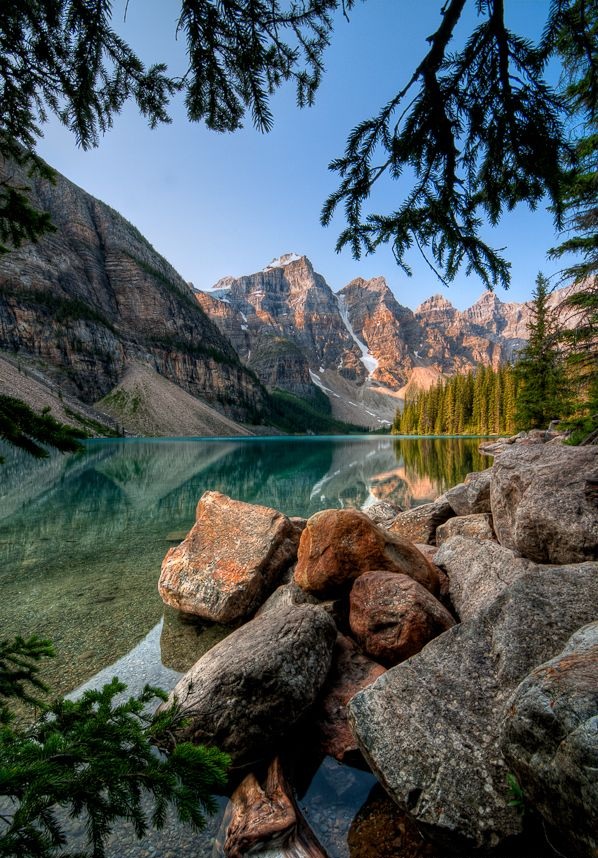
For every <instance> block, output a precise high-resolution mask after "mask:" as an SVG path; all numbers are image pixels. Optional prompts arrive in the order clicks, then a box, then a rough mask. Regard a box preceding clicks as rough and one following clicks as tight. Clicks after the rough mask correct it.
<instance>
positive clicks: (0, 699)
mask: <svg viewBox="0 0 598 858" xmlns="http://www.w3.org/2000/svg"><path fill="white" fill-rule="evenodd" d="M53 655H54V648H53V647H52V644H51V643H50V641H46V640H42V639H41V638H38V637H36V636H35V635H33V636H32V637H30V638H28V639H27V640H24V638H21V637H17V638H15V639H14V640H13V641H6V640H3V641H0V724H8V723H9V721H10V720H11V717H12V716H11V712H10V709H9V707H8V705H7V702H6V701H7V700H9V699H11V698H14V699H16V700H20V701H22V702H23V703H30V704H31V705H33V706H40V705H41V704H40V702H39V700H38V699H37V697H34V696H33V694H32V691H31V690H30V688H29V686H31V688H33V689H36V690H37V691H47V690H48V689H47V687H46V685H45V684H44V683H43V682H42V681H41V679H40V678H39V676H38V673H39V667H38V662H39V661H40V660H41V659H42V658H47V657H51V656H53Z"/></svg>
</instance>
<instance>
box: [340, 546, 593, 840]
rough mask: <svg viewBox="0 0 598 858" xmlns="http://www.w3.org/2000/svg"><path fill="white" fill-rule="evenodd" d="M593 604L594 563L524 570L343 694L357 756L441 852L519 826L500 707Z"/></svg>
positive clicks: (504, 834) (492, 837) (551, 654)
mask: <svg viewBox="0 0 598 858" xmlns="http://www.w3.org/2000/svg"><path fill="white" fill-rule="evenodd" d="M597 603H598V564H596V563H586V564H581V565H578V566H572V567H561V568H558V569H553V570H543V571H541V572H533V573H530V574H527V575H525V576H523V577H522V578H520V579H519V580H518V581H515V583H514V584H512V585H511V586H510V587H508V588H507V589H506V590H505V591H504V592H503V593H502V594H501V595H500V596H499V597H498V598H497V599H496V600H495V601H494V602H493V603H492V605H490V606H489V607H488V608H486V609H484V610H482V611H481V612H480V613H479V614H478V615H477V616H476V617H474V618H473V619H471V620H469V621H468V622H466V623H462V624H460V625H457V626H454V627H453V628H452V629H450V630H449V631H448V632H446V633H445V634H443V635H441V636H440V637H438V638H436V639H435V640H433V641H431V642H430V643H429V644H428V645H427V646H426V647H424V649H423V650H422V651H421V652H419V653H418V654H417V655H415V656H413V657H412V658H410V659H409V660H408V661H406V662H404V663H403V664H400V665H398V666H397V667H394V668H392V669H391V670H389V671H387V672H386V673H385V674H384V675H383V676H381V677H380V678H379V679H377V680H376V682H375V683H374V684H373V685H370V686H369V687H368V688H366V689H365V690H364V691H361V692H360V693H359V694H357V695H356V696H355V697H354V698H353V700H352V701H351V703H350V704H349V720H350V723H351V724H352V727H353V730H354V732H355V735H356V737H357V740H358V742H359V746H360V748H361V750H362V752H363V754H364V756H365V758H366V761H367V762H368V763H369V764H370V766H371V768H372V771H373V772H374V774H376V776H377V777H378V779H379V780H380V782H381V783H382V784H383V786H384V787H385V789H386V790H387V792H388V793H389V794H390V795H391V796H392V798H394V800H395V801H396V802H397V804H398V805H399V807H400V808H402V809H403V810H406V811H408V812H409V814H410V815H411V817H412V818H413V819H414V820H415V822H416V823H417V826H418V828H419V829H420V831H422V832H423V833H424V834H427V835H428V836H431V837H433V838H435V839H437V840H438V841H440V842H441V843H445V844H446V845H447V846H449V847H450V848H453V849H465V848H468V847H473V848H479V849H489V848H493V847H495V846H497V845H498V844H499V843H500V842H501V841H504V840H505V839H506V838H508V837H509V836H511V835H515V834H517V833H518V832H519V831H520V830H521V818H520V816H519V814H518V813H517V811H516V809H514V808H513V807H511V806H509V795H508V794H507V786H506V775H507V773H508V767H507V766H506V764H505V762H504V759H503V757H502V753H501V750H500V727H501V722H502V716H503V711H504V708H505V705H506V703H507V701H508V700H509V698H510V696H511V694H512V693H513V691H514V690H515V688H516V687H517V685H518V684H519V683H520V682H521V681H522V679H523V678H524V677H525V676H527V674H528V673H529V672H530V670H532V669H533V668H534V667H536V666H537V665H539V664H541V663H542V662H544V661H546V660H547V659H549V658H552V657H554V656H555V655H556V654H557V653H558V652H559V651H560V650H561V649H562V647H563V645H564V644H565V642H566V641H567V640H568V638H569V637H570V635H571V634H572V633H573V632H574V631H575V630H576V629H578V628H579V627H580V626H581V625H584V624H586V623H588V622H590V621H591V620H592V619H593V617H594V614H595V611H596V604H597Z"/></svg>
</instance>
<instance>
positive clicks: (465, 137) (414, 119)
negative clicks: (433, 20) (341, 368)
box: [322, 0, 590, 288]
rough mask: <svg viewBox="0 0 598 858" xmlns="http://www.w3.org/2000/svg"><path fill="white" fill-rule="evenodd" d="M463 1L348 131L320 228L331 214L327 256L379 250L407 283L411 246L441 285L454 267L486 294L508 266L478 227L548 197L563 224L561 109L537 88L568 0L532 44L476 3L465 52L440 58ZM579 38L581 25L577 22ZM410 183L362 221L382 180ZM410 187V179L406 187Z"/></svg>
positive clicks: (493, 8)
mask: <svg viewBox="0 0 598 858" xmlns="http://www.w3.org/2000/svg"><path fill="white" fill-rule="evenodd" d="M465 5H466V0H448V2H447V3H445V4H444V5H443V7H442V10H441V16H442V17H441V21H440V25H439V27H438V29H437V30H436V32H435V33H433V34H432V35H431V36H430V37H429V38H428V42H429V44H430V47H429V50H428V53H427V54H426V56H425V57H424V58H423V60H422V61H421V63H420V64H419V65H418V67H417V68H416V69H415V71H413V73H411V74H409V73H408V74H407V75H406V83H405V85H404V86H403V87H402V88H401V89H400V90H399V92H397V93H396V95H394V96H393V97H392V98H391V99H390V101H389V102H388V103H387V104H386V105H384V107H383V108H382V109H381V110H380V112H379V113H378V114H376V115H375V116H374V117H372V118H371V119H367V120H364V121H363V122H361V123H360V124H359V125H357V127H356V128H355V129H354V130H353V131H352V132H351V134H350V136H349V138H348V142H347V146H346V149H345V153H344V156H343V157H341V158H338V159H337V160H335V161H333V162H332V163H331V164H330V169H331V170H333V171H335V172H337V173H338V174H339V176H340V179H341V181H340V185H339V187H338V189H337V190H336V191H335V192H334V193H333V194H331V196H330V197H329V198H328V200H327V202H326V204H325V206H324V209H323V212H322V222H323V223H324V224H325V225H326V224H329V223H330V222H331V219H332V217H333V215H334V213H335V211H336V209H337V207H338V206H339V205H341V204H342V205H343V206H344V211H345V217H346V220H347V227H346V229H345V230H344V231H343V232H342V233H341V235H340V237H339V239H338V242H337V249H338V250H340V249H341V248H343V247H345V246H346V245H349V246H350V248H351V250H352V252H353V255H354V256H355V257H356V258H359V257H360V256H361V254H362V253H364V252H365V253H371V252H373V251H374V250H375V249H376V247H378V246H379V245H380V244H383V243H390V244H391V245H392V248H393V251H394V255H395V258H396V260H397V262H398V264H399V265H401V267H402V268H403V269H404V270H405V271H406V272H407V273H410V271H409V266H408V264H407V262H406V255H407V252H408V251H409V249H410V248H411V247H412V246H415V247H417V248H419V250H420V251H421V252H422V253H425V252H426V251H428V252H429V254H430V256H431V260H432V261H431V262H430V265H431V266H432V267H433V268H435V270H437V273H439V274H440V273H442V276H443V277H444V279H445V280H448V281H450V280H452V279H453V278H454V277H455V275H456V273H457V271H458V270H459V268H460V267H461V266H462V265H464V266H465V268H466V271H467V273H475V274H477V275H478V276H479V277H480V278H481V279H482V281H483V282H484V283H485V284H486V286H487V287H488V288H493V287H494V286H495V285H497V284H500V285H503V286H508V283H509V264H508V262H506V260H505V259H504V258H503V257H502V256H501V254H500V253H499V252H498V251H497V250H494V249H493V248H491V247H490V246H489V245H488V244H486V242H485V241H484V240H483V239H482V237H481V234H480V227H481V225H482V223H483V222H484V220H485V219H486V220H488V221H489V222H490V223H491V224H493V225H495V224H496V223H497V222H498V220H499V219H500V217H501V215H502V214H503V212H504V211H509V210H511V209H513V208H514V206H515V205H517V203H519V202H527V203H528V205H529V206H531V207H532V208H535V207H536V206H537V205H538V204H539V203H540V202H541V201H542V200H543V199H544V197H547V198H548V199H549V200H550V201H551V202H552V205H553V210H554V213H555V220H556V223H557V225H559V224H560V221H561V216H562V182H563V166H564V161H565V158H566V153H567V146H566V139H565V131H564V127H563V120H564V110H563V104H562V101H561V99H560V98H559V97H558V95H557V94H556V93H555V92H553V91H552V90H551V88H550V87H549V86H548V84H547V83H546V80H545V78H544V69H545V67H546V63H547V61H548V60H549V58H550V57H551V56H554V55H555V54H556V53H557V46H556V36H555V34H558V33H560V32H562V31H563V30H564V29H565V28H566V27H567V26H571V25H572V22H571V20H570V19H569V18H568V17H567V16H566V14H565V13H566V11H567V10H568V9H569V8H570V7H572V6H574V5H576V3H575V0H569V2H567V0H558V2H555V3H553V4H552V5H551V7H550V10H549V15H548V21H547V26H546V31H545V35H544V38H543V39H542V40H541V42H540V43H539V44H537V45H535V44H532V43H531V42H530V41H528V40H526V39H524V38H522V37H521V36H518V35H517V34H516V33H513V32H511V31H509V30H508V28H507V26H506V23H505V19H504V12H505V10H504V3H503V0H486V2H478V3H477V4H476V6H477V12H478V16H479V18H480V23H479V24H478V26H477V27H476V28H475V29H474V30H473V32H472V33H471V34H470V35H469V38H468V39H467V41H466V44H465V47H464V48H463V49H462V50H461V51H459V52H456V53H452V54H451V53H449V44H450V42H451V40H452V37H453V34H454V32H455V30H456V28H457V26H458V25H459V22H460V19H461V15H462V12H463V9H464V7H465ZM576 23H577V24H578V25H579V27H580V29H581V31H582V35H587V36H588V37H590V33H589V30H588V29H587V28H586V25H585V22H581V21H577V22H576ZM405 175H407V176H408V177H409V178H410V182H409V184H410V187H411V189H410V190H409V191H408V192H407V193H405V195H404V196H403V198H402V199H400V200H399V205H398V206H397V207H396V208H395V210H394V211H393V212H391V213H389V214H375V213H369V214H366V213H365V212H364V206H365V204H366V202H367V201H368V198H369V197H370V195H371V193H372V190H373V188H374V186H375V185H376V184H377V183H378V182H380V180H381V179H382V178H383V177H387V178H390V179H393V180H400V181H402V180H404V177H405ZM411 177H413V178H411Z"/></svg>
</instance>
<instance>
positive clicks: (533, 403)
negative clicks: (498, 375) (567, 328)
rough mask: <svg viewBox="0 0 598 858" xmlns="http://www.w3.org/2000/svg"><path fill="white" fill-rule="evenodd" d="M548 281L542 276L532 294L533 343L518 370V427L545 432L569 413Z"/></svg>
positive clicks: (518, 362) (525, 350)
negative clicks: (552, 423)
mask: <svg viewBox="0 0 598 858" xmlns="http://www.w3.org/2000/svg"><path fill="white" fill-rule="evenodd" d="M549 297H550V290H549V286H548V281H547V280H546V278H545V277H544V276H543V275H542V274H538V277H537V279H536V286H535V288H534V291H533V292H532V303H531V313H532V315H531V319H530V322H529V325H528V333H529V340H528V343H527V345H526V347H525V348H524V349H523V351H522V352H520V354H519V355H518V359H517V363H516V364H515V367H514V372H515V376H516V378H517V380H518V382H519V384H518V389H517V397H516V418H515V419H516V423H517V427H518V428H519V429H545V428H547V426H548V424H549V423H550V421H551V420H554V419H558V418H560V417H563V416H565V415H566V413H567V411H568V403H567V398H566V397H567V385H566V383H565V371H564V365H563V355H562V352H561V350H560V348H559V342H558V329H557V323H556V317H555V313H554V310H551V308H550V306H549V303H548V299H549Z"/></svg>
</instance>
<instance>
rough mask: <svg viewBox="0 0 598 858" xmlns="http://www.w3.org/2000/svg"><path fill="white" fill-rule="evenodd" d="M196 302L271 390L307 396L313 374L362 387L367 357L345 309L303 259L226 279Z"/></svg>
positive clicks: (286, 260)
mask: <svg viewBox="0 0 598 858" xmlns="http://www.w3.org/2000/svg"><path fill="white" fill-rule="evenodd" d="M196 297H197V300H198V302H199V304H200V305H201V307H202V308H203V309H204V310H205V311H206V313H207V314H208V315H209V316H210V318H211V319H212V320H213V321H214V322H215V323H216V324H217V325H218V327H219V328H220V330H221V332H222V333H223V334H224V335H225V336H227V337H228V338H229V339H230V341H231V342H232V343H233V345H234V347H235V349H236V350H237V352H238V353H239V356H240V357H241V358H242V360H244V361H245V362H246V363H247V364H248V366H250V367H251V368H252V369H254V370H255V371H256V373H257V374H258V376H259V377H260V379H261V380H262V381H263V382H264V383H265V384H267V385H268V386H270V387H275V386H277V387H282V388H283V389H285V390H289V391H290V392H291V393H296V394H298V395H305V394H306V393H309V390H310V388H312V386H313V385H312V381H311V380H310V374H309V370H310V368H311V369H312V370H316V371H317V370H318V369H319V367H323V369H324V370H327V369H334V370H335V371H338V373H339V374H340V375H341V376H342V377H344V378H346V379H350V380H352V381H356V382H363V381H364V380H365V378H366V375H367V372H366V369H365V367H364V365H363V363H362V362H361V360H360V357H361V352H360V350H359V347H358V345H357V343H356V342H355V340H354V339H353V337H352V336H351V333H350V331H349V330H348V328H347V325H346V324H345V322H344V321H343V318H342V315H341V311H340V308H339V302H338V299H337V297H336V296H335V294H334V293H333V292H332V290H331V289H330V287H329V286H328V284H327V283H326V281H325V280H324V278H323V277H322V276H321V275H320V274H317V273H316V272H315V271H314V269H313V266H312V264H311V262H310V261H309V260H308V259H307V258H306V257H305V256H297V255H296V254H286V255H285V256H282V257H280V258H279V259H277V260H274V261H273V262H272V263H270V265H269V266H267V267H266V268H265V269H264V270H263V271H258V272H257V273H256V274H251V275H249V276H246V277H240V278H238V279H234V278H231V277H227V278H224V279H223V280H220V281H219V282H218V283H217V284H216V286H215V287H214V289H213V290H212V291H211V292H209V293H205V292H198V293H197V295H196Z"/></svg>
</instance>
